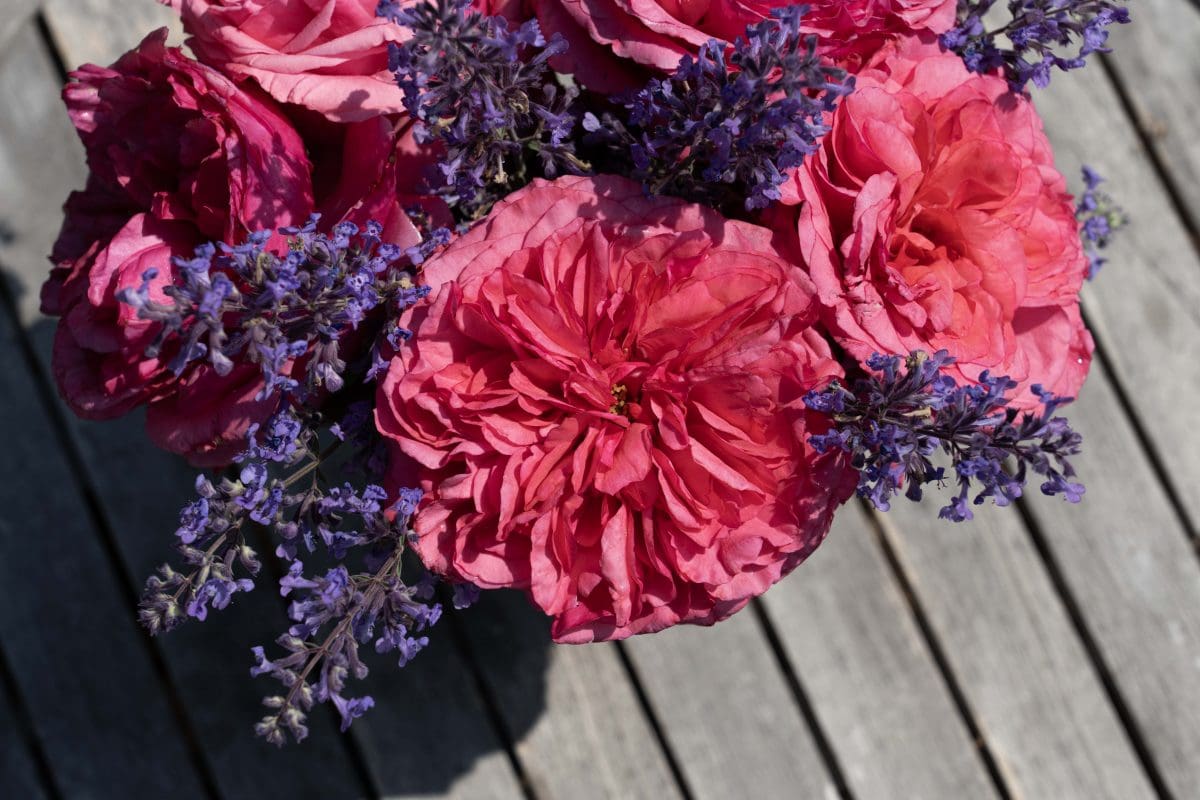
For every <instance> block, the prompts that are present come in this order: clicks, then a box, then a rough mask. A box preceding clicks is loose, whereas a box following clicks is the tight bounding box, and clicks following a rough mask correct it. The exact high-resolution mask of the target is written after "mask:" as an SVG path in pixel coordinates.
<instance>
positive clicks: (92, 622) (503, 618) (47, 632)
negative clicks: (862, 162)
mask: <svg viewBox="0 0 1200 800" xmlns="http://www.w3.org/2000/svg"><path fill="white" fill-rule="evenodd" d="M1132 5H1133V6H1134V9H1133V10H1134V14H1135V17H1136V22H1135V24H1133V25H1131V26H1127V27H1125V28H1122V29H1121V30H1119V31H1117V33H1116V35H1115V39H1116V48H1117V49H1116V53H1115V54H1114V55H1113V56H1111V57H1110V58H1109V59H1108V60H1107V61H1105V62H1104V64H1103V66H1100V65H1094V66H1092V67H1089V68H1088V69H1086V70H1083V71H1082V72H1080V73H1077V74H1073V75H1071V76H1064V77H1060V78H1057V79H1056V80H1055V85H1054V87H1053V88H1052V89H1051V90H1049V91H1048V92H1045V93H1042V94H1040V95H1039V97H1038V102H1039V106H1040V107H1041V109H1042V112H1043V114H1044V116H1045V118H1046V124H1047V126H1048V128H1049V131H1050V135H1051V138H1052V140H1053V141H1054V143H1055V146H1056V148H1057V153H1058V157H1059V160H1060V166H1061V168H1062V169H1063V171H1064V172H1065V173H1066V174H1067V175H1068V176H1075V175H1077V174H1078V167H1079V164H1080V163H1081V159H1083V158H1086V159H1087V160H1088V163H1090V164H1092V165H1094V166H1095V167H1096V168H1097V169H1098V170H1099V171H1100V172H1101V173H1102V174H1104V175H1106V176H1108V177H1109V179H1110V181H1111V182H1110V184H1109V187H1110V188H1111V191H1112V192H1113V193H1114V194H1116V195H1118V196H1119V200H1120V201H1121V202H1122V203H1123V204H1124V205H1125V207H1126V208H1127V210H1128V211H1129V212H1130V213H1131V215H1132V217H1133V224H1132V225H1131V226H1130V227H1129V228H1128V229H1127V230H1126V231H1125V232H1124V233H1123V235H1121V237H1120V239H1119V241H1118V242H1117V244H1116V246H1115V248H1114V251H1113V252H1112V254H1111V262H1110V265H1109V266H1108V267H1107V268H1106V270H1105V271H1104V272H1103V273H1102V274H1101V276H1100V278H1099V280H1097V281H1096V282H1095V283H1094V284H1092V285H1089V286H1088V287H1087V289H1086V294H1085V313H1086V316H1087V319H1088V321H1089V323H1090V325H1091V327H1092V330H1093V331H1094V333H1095V336H1096V340H1097V345H1098V351H1097V356H1098V357H1097V359H1096V363H1095V366H1094V368H1093V372H1092V376H1091V379H1090V381H1089V383H1088V385H1087V387H1086V389H1085V391H1084V393H1083V396H1082V397H1081V398H1080V400H1079V401H1078V403H1076V404H1075V406H1074V407H1072V409H1071V418H1072V420H1073V421H1074V423H1075V424H1076V426H1077V427H1078V428H1079V429H1080V430H1081V431H1082V432H1083V434H1084V437H1085V442H1086V448H1087V449H1086V454H1085V457H1084V458H1082V459H1080V461H1079V462H1078V466H1079V468H1080V472H1081V473H1082V475H1083V479H1084V481H1085V482H1086V484H1087V487H1088V494H1087V497H1086V499H1085V501H1084V502H1083V503H1082V504H1081V505H1079V506H1076V507H1069V506H1067V505H1065V504H1063V503H1062V502H1061V501H1058V500H1055V499H1046V498H1043V497H1041V496H1036V497H1030V498H1029V499H1028V501H1027V502H1024V503H1022V504H1021V505H1020V507H1019V508H1014V509H1008V510H994V511H991V512H990V513H984V514H981V515H980V516H981V519H980V521H978V522H977V523H975V524H974V525H973V526H970V527H954V526H951V525H949V524H944V523H940V522H939V521H938V520H937V519H936V518H935V517H936V514H935V513H933V512H932V510H931V509H929V508H923V509H922V508H902V509H897V510H896V511H894V512H892V513H891V514H889V515H886V516H882V517H880V516H876V515H873V514H870V513H868V512H866V511H864V510H863V509H861V508H860V507H858V506H854V505H852V506H850V507H847V508H846V509H845V511H844V512H843V513H842V514H841V516H840V517H839V519H838V523H837V524H836V525H835V530H834V533H833V534H832V536H831V537H830V539H829V541H828V542H827V543H826V544H825V545H824V546H823V547H822V548H821V549H820V550H819V551H818V552H817V553H816V555H815V556H814V557H813V558H812V559H811V560H810V561H809V562H808V563H807V564H805V565H804V566H803V567H801V568H800V569H799V570H798V571H797V573H795V574H794V575H792V576H791V577H790V578H789V579H788V580H786V581H784V582H783V583H782V584H780V585H779V586H778V587H776V588H775V589H773V590H772V591H771V592H769V593H768V595H767V596H766V597H765V598H764V599H763V601H762V602H759V603H756V604H754V605H753V606H752V607H751V608H750V609H748V610H747V611H745V612H744V613H742V614H740V615H738V616H737V617H735V618H734V619H732V620H730V621H729V622H727V623H724V624H722V625H719V626H717V627H716V628H713V629H711V630H698V629H676V630H672V631H669V632H667V633H665V634H662V635H658V636H654V637H650V638H639V639H634V640H631V641H629V642H627V643H624V644H622V645H599V646H588V647H553V646H551V645H550V643H549V641H548V635H547V626H546V624H545V622H544V620H542V619H540V618H539V617H538V615H537V614H535V613H533V612H532V611H531V610H529V609H528V608H527V606H526V605H525V603H524V601H523V600H522V599H521V598H520V597H517V596H505V595H497V596H493V597H490V598H488V599H487V600H486V601H485V602H484V603H483V604H481V606H480V607H477V608H476V609H474V610H472V611H471V612H470V613H467V614H462V615H460V616H459V617H457V618H454V619H451V620H450V621H449V623H448V624H447V623H443V625H442V626H441V629H440V630H438V631H437V635H436V636H435V637H433V638H434V644H433V645H432V646H431V647H430V649H429V651H428V652H427V653H425V654H423V655H422V656H421V657H420V658H418V659H417V660H416V662H414V664H413V665H412V666H410V667H409V668H407V669H405V670H404V671H403V672H401V673H396V672H394V671H392V670H389V669H388V668H387V667H386V666H385V665H382V664H381V665H380V666H379V667H378V668H377V669H376V670H375V671H374V673H373V674H372V676H371V680H370V683H371V686H370V689H369V691H370V693H371V694H373V695H374V696H375V697H376V699H377V701H378V706H377V708H376V709H375V710H374V711H372V712H371V713H370V714H369V715H368V716H367V717H365V718H364V719H362V720H360V721H359V722H357V723H356V724H355V726H354V729H353V732H352V735H350V736H346V737H343V736H339V735H338V734H337V732H336V726H335V724H334V720H333V719H332V717H331V716H328V715H325V714H323V713H317V714H315V715H314V717H313V723H314V724H313V728H314V730H313V734H312V736H311V737H310V739H309V740H308V741H307V742H305V743H304V744H303V745H302V746H299V747H290V748H288V749H285V750H283V751H276V750H274V749H273V748H270V747H268V746H266V745H264V744H262V743H260V742H258V741H256V740H255V739H254V738H253V735H252V733H251V725H252V723H253V722H254V721H255V720H256V719H257V717H258V707H257V702H258V699H259V698H260V696H261V693H264V692H266V691H267V690H268V688H269V687H268V685H267V683H266V680H265V679H261V680H258V681H255V680H252V679H251V678H250V677H249V674H248V668H249V665H250V661H251V659H250V655H249V652H248V649H247V648H248V647H249V645H250V644H252V643H266V642H268V641H269V640H270V639H271V638H272V637H273V632H275V631H277V630H280V629H282V628H283V627H284V616H283V608H282V606H281V605H280V603H279V600H278V598H277V597H275V596H273V595H272V593H271V592H269V591H262V590H260V591H257V592H253V593H251V595H249V596H246V597H244V599H242V597H241V596H239V600H238V601H237V602H236V603H235V604H234V606H233V607H232V608H231V609H230V610H229V611H227V612H224V619H223V620H221V621H220V622H218V623H215V624H207V625H197V626H191V627H187V628H185V629H182V630H180V631H179V632H178V633H175V634H172V635H171V636H169V637H166V638H163V639H160V640H150V639H149V638H147V637H146V636H144V635H143V633H142V632H141V630H140V629H139V627H138V626H137V623H136V621H135V617H134V604H135V600H136V596H137V594H138V592H139V589H140V582H141V580H142V578H143V577H144V576H145V575H147V574H148V573H149V572H150V571H151V570H152V569H153V567H154V566H155V564H156V563H158V562H159V561H160V560H162V559H163V557H164V554H165V553H166V552H167V548H168V540H169V538H170V531H171V530H173V528H174V525H173V522H174V519H175V514H176V510H177V509H178V507H179V505H180V504H181V502H182V501H183V500H184V499H185V498H186V497H187V496H188V495H189V492H190V488H189V487H190V472H189V470H188V469H186V468H185V467H184V466H183V465H181V464H179V463H177V462H176V461H174V460H172V459H171V458H168V457H166V456H164V455H162V454H160V453H157V452H155V451H153V450H152V449H151V448H150V447H149V446H148V444H147V443H146V442H145V439H144V437H143V435H142V433H141V432H140V425H141V420H140V419H139V418H137V417H134V418H130V419H125V420H121V421H119V422H115V423H110V424H103V425H99V424H82V423H80V422H78V421H77V420H75V419H74V418H72V417H71V416H70V414H69V413H68V412H66V411H65V409H64V408H63V407H62V406H61V404H60V403H59V402H58V400H57V398H56V396H55V393H54V389H53V387H52V384H51V382H50V380H49V379H48V373H49V357H50V341H51V335H52V331H53V324H52V323H51V322H50V321H47V320H45V319H44V318H42V317H40V316H39V314H38V312H37V291H38V287H39V285H40V283H41V281H42V279H43V275H44V273H45V271H46V269H47V266H46V262H45V259H44V254H45V253H46V252H47V251H48V250H49V247H50V243H51V242H52V240H53V238H54V235H55V233H56V231H57V228H58V225H59V223H60V219H61V216H60V212H59V206H60V204H61V203H62V201H63V199H64V198H65V197H66V195H67V192H68V191H69V190H70V189H72V188H75V187H79V186H82V184H83V179H84V175H85V171H84V166H83V158H82V152H81V148H80V146H79V145H78V142H77V140H76V138H75V135H74V133H73V131H72V129H71V125H70V123H69V121H68V120H67V116H66V114H65V113H64V111H63V109H62V107H61V104H60V102H59V99H58V92H59V89H60V87H61V84H62V82H63V76H64V72H63V69H64V65H66V66H74V65H76V64H78V63H81V62H84V61H96V62H99V63H104V64H107V63H109V62H111V61H112V60H113V59H114V58H115V57H116V56H117V55H118V54H119V53H120V52H122V51H123V50H125V49H127V48H128V47H130V46H132V45H133V44H134V43H136V41H137V40H138V39H139V38H140V37H141V36H142V35H143V34H144V33H145V32H147V31H148V30H150V29H151V28H152V27H154V26H156V25H157V24H159V23H160V22H163V21H169V20H170V15H169V12H167V11H165V10H164V9H162V8H160V7H158V6H156V5H154V4H153V3H151V2H150V0H44V2H40V3H39V2H34V1H33V0H0V109H2V111H0V270H2V272H3V280H2V281H0V285H2V290H0V300H2V303H0V398H3V400H2V401H0V402H2V404H3V405H2V406H0V408H2V409H3V413H0V439H2V441H3V443H4V446H3V447H2V448H0V509H2V511H0V797H3V798H18V799H23V798H57V797H64V798H121V799H122V800H124V799H125V798H141V797H170V798H173V800H174V799H178V800H183V799H184V798H192V797H223V798H252V797H272V798H273V797H280V798H284V797H287V798H343V797H346V798H350V797H455V798H469V799H471V800H474V799H475V798H506V799H507V798H512V799H513V800H519V799H520V798H564V799H569V800H584V799H585V798H599V797H607V798H620V799H621V800H624V799H625V798H640V797H644V798H655V800H657V799H658V798H697V799H698V800H700V799H707V798H714V800H729V798H774V797H794V798H820V799H821V800H825V799H826V798H829V799H833V798H842V799H843V800H845V799H848V798H858V799H860V800H872V799H874V798H880V799H888V798H956V799H957V798H1052V799H1053V800H1059V799H1060V798H1062V799H1070V798H1079V799H1080V800H1097V799H1098V798H1113V799H1114V800H1136V798H1148V797H1171V798H1179V800H1188V798H1197V797H1200V560H1198V556H1197V531H1198V529H1200V490H1197V488H1196V487H1197V486H1200V446H1198V445H1200V436H1198V434H1197V422H1196V417H1197V412H1200V400H1198V399H1197V398H1200V239H1198V238H1197V236H1196V234H1197V229H1198V228H1200V143H1198V142H1200V140H1198V139H1197V129H1198V128H1200V50H1197V46H1198V43H1200V2H1197V1H1196V0H1139V2H1136V3H1133V4H1132ZM118 9H119V11H118ZM1076 188H1078V187H1077V186H1076Z"/></svg>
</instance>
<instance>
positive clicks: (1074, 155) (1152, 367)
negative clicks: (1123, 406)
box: [1038, 69, 1200, 532]
mask: <svg viewBox="0 0 1200 800" xmlns="http://www.w3.org/2000/svg"><path fill="white" fill-rule="evenodd" d="M1064 77H1065V78H1066V79H1065V80H1055V81H1054V82H1052V83H1051V85H1050V88H1049V89H1048V90H1047V91H1046V92H1045V93H1044V94H1042V95H1041V96H1039V98H1038V107H1039V109H1040V110H1041V112H1042V115H1043V117H1044V118H1045V121H1046V130H1047V132H1048V133H1049V135H1050V139H1051V142H1052V143H1053V144H1054V147H1055V158H1056V161H1057V163H1058V166H1059V168H1060V169H1061V170H1062V171H1063V172H1064V173H1065V174H1066V175H1067V176H1068V177H1071V178H1073V177H1074V176H1077V175H1078V174H1079V165H1080V164H1082V163H1088V164H1091V165H1092V166H1094V167H1095V168H1096V169H1097V170H1098V171H1099V172H1100V173H1101V174H1103V175H1106V176H1108V179H1109V182H1108V184H1107V186H1106V188H1107V189H1108V190H1109V191H1110V192H1111V193H1113V194H1114V195H1116V196H1117V198H1118V199H1119V201H1120V203H1121V204H1122V205H1123V206H1124V207H1125V208H1126V210H1127V211H1128V212H1129V214H1130V217H1131V223H1130V225H1129V226H1128V227H1127V228H1125V229H1124V230H1122V231H1121V232H1120V233H1119V234H1118V235H1117V237H1116V239H1115V242H1114V244H1113V246H1112V248H1111V249H1110V252H1109V254H1108V256H1109V264H1108V266H1106V267H1105V268H1104V270H1103V271H1102V272H1101V273H1100V276H1099V278H1097V280H1095V281H1093V282H1092V283H1090V284H1088V285H1087V286H1086V287H1085V288H1084V308H1085V310H1086V312H1087V313H1088V316H1089V319H1090V322H1091V324H1092V332H1093V334H1094V335H1095V336H1096V339H1097V341H1098V342H1099V343H1100V345H1101V346H1102V347H1103V349H1104V352H1105V353H1106V355H1107V357H1108V358H1109V359H1111V361H1112V364H1113V367H1114V375H1113V377H1114V380H1115V381H1116V383H1117V385H1118V386H1120V387H1122V388H1123V390H1124V392H1123V393H1124V395H1125V397H1126V398H1128V402H1129V403H1130V405H1131V407H1132V411H1133V413H1134V415H1135V417H1136V419H1137V422H1138V423H1139V424H1140V425H1141V426H1142V428H1143V429H1144V430H1145V432H1146V434H1147V435H1148V437H1149V439H1150V442H1151V445H1152V446H1153V448H1154V450H1155V452H1156V453H1157V455H1158V458H1159V459H1161V461H1162V463H1163V464H1164V465H1165V467H1166V470H1167V471H1166V475H1165V478H1166V479H1167V480H1168V481H1169V482H1170V483H1171V484H1172V486H1173V487H1174V493H1175V495H1176V497H1177V498H1178V499H1179V502H1180V503H1181V504H1182V506H1183V508H1184V509H1185V510H1186V512H1187V515H1188V519H1189V522H1190V527H1191V530H1192V531H1193V532H1195V531H1197V530H1200V492H1198V491H1196V486H1197V485H1200V447H1196V446H1194V442H1195V433H1194V431H1195V424H1196V423H1195V418H1196V410H1197V408H1198V407H1200V406H1198V404H1197V402H1196V400H1195V398H1196V397H1198V396H1200V278H1198V276H1200V260H1198V259H1197V256H1196V250H1195V249H1194V247H1193V242H1192V241H1191V240H1190V238H1189V236H1188V233H1187V231H1186V229H1185V228H1184V226H1183V224H1182V222H1181V220H1180V219H1179V217H1178V215H1177V214H1176V213H1175V211H1174V210H1173V209H1172V207H1171V204H1170V202H1169V201H1168V199H1167V197H1166V196H1165V195H1164V193H1163V187H1162V184H1161V183H1160V182H1159V181H1158V178H1157V177H1156V175H1155V174H1154V170H1153V168H1152V166H1151V164H1150V162H1149V160H1148V159H1147V157H1146V153H1145V151H1144V150H1143V148H1142V145H1141V142H1140V141H1139V140H1138V137H1137V134H1136V132H1135V131H1134V129H1133V125H1132V123H1130V121H1129V120H1128V119H1127V118H1126V117H1124V116H1123V114H1122V112H1121V108H1120V105H1119V103H1118V100H1117V97H1116V94H1115V92H1114V90H1113V88H1112V85H1111V84H1110V83H1109V82H1108V80H1107V79H1106V78H1105V76H1104V74H1103V73H1102V72H1100V71H1098V70H1093V69H1085V70H1080V71H1078V72H1076V73H1072V74H1071V75H1069V76H1064Z"/></svg>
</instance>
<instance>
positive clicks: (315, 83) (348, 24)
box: [169, 0, 409, 122]
mask: <svg viewBox="0 0 1200 800" xmlns="http://www.w3.org/2000/svg"><path fill="white" fill-rule="evenodd" d="M169 5H171V6H172V7H174V8H176V9H177V10H178V11H179V12H180V15H181V16H182V17H183V27H184V30H186V31H187V32H188V34H189V38H188V40H187V44H188V46H189V47H191V48H192V51H193V52H194V53H195V54H196V57H197V58H199V59H200V60H201V61H203V62H204V63H206V64H211V65H212V66H214V67H217V68H218V69H220V70H222V71H223V72H226V73H228V74H229V75H232V76H234V77H235V78H238V79H247V78H248V79H251V80H253V81H254V82H255V83H257V84H258V85H259V86H261V87H262V88H263V89H265V90H266V91H267V92H268V93H269V94H270V95H271V96H272V97H274V98H275V99H276V100H278V101H280V102H281V103H295V104H297V105H301V106H304V107H305V108H310V109H312V110H313V111H317V112H320V113H321V114H324V115H325V116H326V117H328V118H329V119H331V120H335V121H337V122H355V121H358V120H363V119H367V118H369V117H373V116H377V115H379V114H391V113H397V112H400V111H403V110H404V95H403V93H402V92H401V91H400V89H399V87H397V86H396V83H395V81H394V80H393V78H392V75H391V73H390V72H388V68H387V50H388V43H389V42H391V43H397V44H398V43H402V42H405V41H407V40H408V38H409V34H408V32H407V31H405V29H404V28H401V27H400V26H399V25H396V24H394V23H391V22H389V21H387V20H385V19H382V18H380V17H377V16H375V7H376V5H378V3H377V1H376V0H169Z"/></svg>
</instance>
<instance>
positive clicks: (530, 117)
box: [379, 0, 584, 218]
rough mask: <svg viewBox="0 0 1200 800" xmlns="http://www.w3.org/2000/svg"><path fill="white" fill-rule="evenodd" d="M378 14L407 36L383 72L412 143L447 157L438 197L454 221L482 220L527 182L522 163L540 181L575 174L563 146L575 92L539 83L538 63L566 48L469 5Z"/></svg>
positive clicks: (444, 0) (388, 5) (455, 1)
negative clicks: (413, 124) (453, 207)
mask: <svg viewBox="0 0 1200 800" xmlns="http://www.w3.org/2000/svg"><path fill="white" fill-rule="evenodd" d="M379 14H380V15H381V16H385V17H387V18H388V19H391V20H393V21H394V22H397V23H399V24H400V25H403V26H405V27H406V28H408V29H410V30H411V32H412V39H411V40H409V41H407V42H405V43H404V44H401V45H393V46H392V47H391V50H390V65H391V68H392V71H393V72H395V74H396V81H397V83H398V84H399V86H400V88H401V89H402V90H403V91H404V105H405V107H406V108H407V109H408V112H409V113H410V114H411V115H412V116H413V118H414V119H416V120H418V121H419V122H420V123H421V128H419V132H420V133H419V138H423V139H424V140H426V141H429V140H433V139H438V140H440V141H441V142H442V143H443V144H444V146H445V148H446V156H445V158H444V159H443V162H442V172H443V174H444V176H445V181H446V184H445V194H447V195H448V196H450V197H452V198H454V199H455V200H456V202H457V206H458V210H459V212H460V214H462V215H464V216H466V217H467V218H470V217H473V216H477V215H479V214H480V213H483V212H486V210H487V209H488V208H489V207H490V206H491V205H492V203H494V202H495V201H496V200H497V199H499V198H501V197H503V196H504V195H505V194H507V193H508V192H510V191H512V190H513V189H515V188H518V187H519V186H521V185H523V184H524V183H528V181H529V179H530V178H531V177H533V176H531V175H527V174H526V172H527V170H528V165H527V164H526V163H525V161H526V158H527V156H529V155H536V157H537V161H538V164H539V165H540V174H542V175H544V176H546V177H553V176H554V175H556V174H559V173H560V172H568V173H575V172H579V171H580V170H581V169H582V168H583V166H584V165H583V164H582V162H580V161H579V159H577V158H576V157H575V153H574V142H573V138H572V133H573V131H574V128H575V125H576V116H575V113H574V112H573V111H572V109H571V104H572V101H573V100H574V98H575V92H574V91H573V90H569V89H561V88H559V87H558V86H557V85H556V84H555V83H554V82H553V81H552V80H551V78H550V75H548V74H547V63H546V62H547V60H548V59H549V58H550V57H551V56H553V55H555V54H557V53H561V52H563V51H564V50H565V49H566V42H565V41H564V40H563V39H562V37H560V36H554V37H551V38H550V39H549V40H546V39H545V38H544V37H543V36H542V32H541V29H540V28H539V26H538V23H537V21H536V20H530V21H528V22H525V23H523V24H522V25H520V26H518V27H515V28H510V27H509V24H508V22H507V21H506V20H505V19H504V18H503V17H485V16H483V15H482V14H480V13H479V12H477V11H473V10H471V3H470V2H469V0H436V2H433V1H432V0H424V2H419V3H416V4H414V5H408V4H404V3H399V2H395V0H384V1H383V2H381V3H380V4H379Z"/></svg>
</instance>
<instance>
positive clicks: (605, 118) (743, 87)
mask: <svg viewBox="0 0 1200 800" xmlns="http://www.w3.org/2000/svg"><path fill="white" fill-rule="evenodd" d="M807 10H808V7H807V6H791V7H788V8H781V9H776V10H775V11H773V12H772V17H771V18H770V19H766V20H763V21H762V22H759V23H757V24H754V25H749V26H747V28H746V35H745V38H739V39H738V40H737V41H735V42H734V43H733V44H732V45H731V44H729V43H727V42H722V41H719V40H716V39H714V40H711V41H709V42H708V43H707V44H705V45H704V46H703V47H701V48H700V52H699V53H698V54H697V55H696V57H695V58H693V57H691V56H684V58H683V59H682V60H681V61H680V62H679V67H678V68H677V69H676V70H675V73H674V74H673V75H671V76H670V77H668V78H663V79H654V80H651V81H650V82H649V83H648V84H647V85H646V87H645V88H644V89H642V90H641V91H639V92H638V93H637V94H636V95H634V96H632V97H630V98H628V99H627V100H625V101H624V103H623V105H624V108H625V116H624V119H621V118H618V116H617V115H615V114H604V115H601V116H600V117H596V116H595V115H592V114H588V115H586V116H585V117H584V127H585V128H586V129H587V130H588V131H590V132H592V134H593V136H592V139H593V140H594V141H599V142H602V143H606V144H608V145H609V146H610V147H612V148H613V149H614V150H615V152H616V153H617V158H619V159H626V158H628V155H626V154H630V155H632V158H633V165H634V171H633V176H634V177H635V178H637V179H639V180H641V181H643V182H644V183H645V184H646V187H647V190H648V191H649V192H650V193H651V194H673V195H677V196H681V197H685V198H688V199H690V200H697V201H701V202H707V203H711V204H713V205H716V206H718V207H723V208H726V207H729V206H731V205H734V204H736V205H737V206H740V207H744V208H745V210H753V209H758V208H764V207H766V206H767V205H769V204H770V203H771V202H774V201H776V200H779V199H780V191H779V186H780V185H781V184H782V183H783V182H784V178H785V174H786V173H787V172H788V171H789V170H791V169H794V168H795V167H798V166H799V165H800V164H801V163H802V162H803V160H804V159H805V157H807V156H808V155H811V154H812V153H813V152H815V150H816V149H817V143H818V141H819V140H820V138H821V137H822V136H824V135H825V134H826V133H827V132H828V130H829V128H828V126H827V125H826V122H825V117H826V115H827V114H828V113H829V112H831V111H833V109H834V107H835V105H836V104H837V102H838V100H840V99H841V98H843V97H845V96H846V95H848V94H849V93H850V92H851V91H852V90H853V88H854V78H853V77H852V76H849V75H848V74H847V73H846V72H845V71H844V70H841V69H837V68H835V67H833V66H830V65H828V64H826V63H823V62H822V61H821V59H820V58H818V56H817V54H816V46H817V38H816V37H815V36H811V35H805V34H803V33H801V29H800V23H801V19H802V17H803V15H804V13H805V12H806V11H807Z"/></svg>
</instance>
